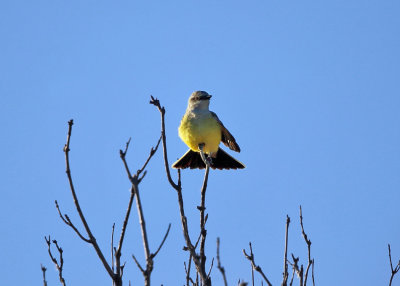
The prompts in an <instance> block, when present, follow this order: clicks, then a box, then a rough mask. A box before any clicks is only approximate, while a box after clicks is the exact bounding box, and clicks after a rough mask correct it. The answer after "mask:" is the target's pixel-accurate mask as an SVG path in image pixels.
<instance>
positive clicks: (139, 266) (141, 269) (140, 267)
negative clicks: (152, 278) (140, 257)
mask: <svg viewBox="0 0 400 286" xmlns="http://www.w3.org/2000/svg"><path fill="white" fill-rule="evenodd" d="M132 258H133V260H134V261H135V263H136V265H137V267H138V268H139V269H140V271H142V273H143V275H145V270H144V269H143V267H142V266H141V265H140V263H139V261H137V259H136V257H135V255H133V254H132Z"/></svg>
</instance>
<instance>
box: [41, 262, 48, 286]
mask: <svg viewBox="0 0 400 286" xmlns="http://www.w3.org/2000/svg"><path fill="white" fill-rule="evenodd" d="M40 268H41V269H42V273H43V286H47V281H46V270H47V268H46V267H44V266H43V265H42V264H40Z"/></svg>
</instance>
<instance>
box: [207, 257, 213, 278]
mask: <svg viewBox="0 0 400 286" xmlns="http://www.w3.org/2000/svg"><path fill="white" fill-rule="evenodd" d="M213 266H214V257H213V259H212V260H211V266H210V270H209V271H208V274H207V277H208V278H210V275H211V270H212V269H213Z"/></svg>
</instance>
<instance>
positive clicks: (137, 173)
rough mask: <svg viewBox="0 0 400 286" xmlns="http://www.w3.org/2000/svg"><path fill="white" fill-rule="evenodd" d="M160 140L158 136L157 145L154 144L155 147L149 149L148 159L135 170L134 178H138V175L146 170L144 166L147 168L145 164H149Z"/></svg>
mask: <svg viewBox="0 0 400 286" xmlns="http://www.w3.org/2000/svg"><path fill="white" fill-rule="evenodd" d="M161 138H162V136H160V139H158V142H157V144H156V147H154V148H151V149H150V154H149V157H148V158H147V160H146V162H145V163H144V164H143V166H142V168H140V169H139V170H137V172H136V176H138V177H139V175H140V174H141V173H142V172H143V170H144V169H145V168H146V166H147V164H148V163H149V161H150V159H151V157H153V155H154V154H155V153H156V152H157V149H158V146H159V145H160V142H161Z"/></svg>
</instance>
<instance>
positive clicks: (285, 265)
mask: <svg viewBox="0 0 400 286" xmlns="http://www.w3.org/2000/svg"><path fill="white" fill-rule="evenodd" d="M289 224H290V217H289V216H288V215H286V232H285V255H284V259H283V281H282V286H286V285H287V280H288V277H289V273H288V260H287V249H288V238H289Z"/></svg>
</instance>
